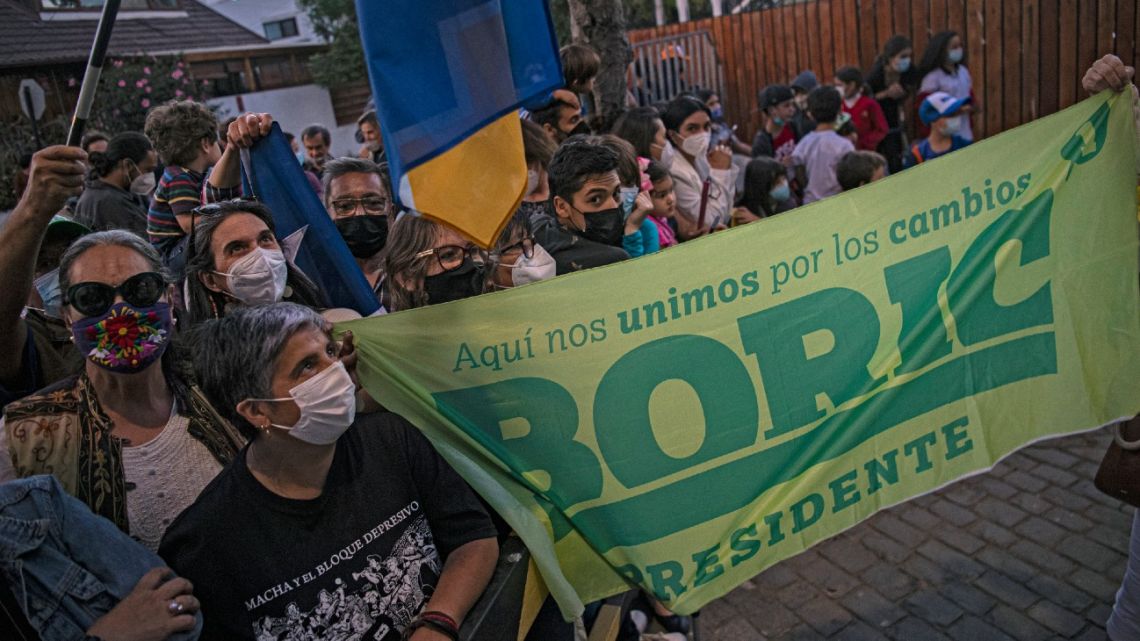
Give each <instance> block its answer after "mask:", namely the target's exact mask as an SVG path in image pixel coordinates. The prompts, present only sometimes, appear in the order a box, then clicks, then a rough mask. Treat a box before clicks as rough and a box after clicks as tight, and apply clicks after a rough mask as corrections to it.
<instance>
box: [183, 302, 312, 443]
mask: <svg viewBox="0 0 1140 641" xmlns="http://www.w3.org/2000/svg"><path fill="white" fill-rule="evenodd" d="M324 326H325V320H324V318H322V317H321V315H320V314H318V313H317V312H315V311H313V310H312V309H309V308H308V307H305V306H303V305H297V304H295V303H274V304H272V305H259V306H255V307H240V308H237V309H235V310H233V311H232V312H230V313H228V314H226V315H225V316H224V317H223V318H220V319H218V320H212V321H209V322H207V323H204V324H202V325H201V326H200V327H198V328H196V329H195V345H194V350H193V352H194V371H195V372H197V375H198V381H199V383H200V385H201V387H202V391H203V392H205V394H206V398H208V399H209V401H210V404H211V405H213V406H214V409H216V410H217V411H218V413H219V414H221V415H222V416H223V417H225V418H226V419H229V421H230V422H231V423H232V424H233V425H234V426H235V427H237V428H238V430H239V431H240V432H241V433H242V434H243V435H244V436H246V437H247V438H249V439H250V440H252V439H254V438H256V437H257V429H256V428H255V427H254V426H252V425H250V424H249V422H248V421H246V420H245V418H243V417H242V416H241V415H240V414H238V411H237V406H238V403H241V402H242V401H244V400H246V399H251V398H270V397H271V396H272V390H271V388H272V381H273V373H274V369H275V366H276V364H277V359H278V358H279V357H280V356H281V352H282V351H283V350H284V349H285V344H286V343H288V342H289V339H290V338H292V337H293V335H294V334H296V333H297V332H299V331H302V330H305V329H310V328H314V327H315V328H323V327H324Z"/></svg>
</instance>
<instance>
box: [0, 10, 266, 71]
mask: <svg viewBox="0 0 1140 641" xmlns="http://www.w3.org/2000/svg"><path fill="white" fill-rule="evenodd" d="M181 4H182V6H181V9H180V10H178V11H176V12H156V11H147V12H131V11H120V13H119V18H118V20H116V22H115V29H114V31H112V32H111V44H110V47H109V49H108V53H109V54H111V55H116V54H118V55H123V54H138V53H154V52H159V51H162V52H169V51H182V52H184V51H194V50H197V49H216V48H218V47H229V48H234V49H238V48H242V47H256V46H260V45H265V44H267V43H268V42H269V41H268V40H266V39H265V38H263V37H261V36H259V35H257V34H256V33H253V32H252V31H249V30H248V29H246V28H245V27H242V26H241V25H239V24H238V23H236V22H234V21H232V20H230V19H229V18H226V17H225V16H223V15H222V14H220V13H218V12H216V11H214V10H213V9H210V8H209V7H206V6H204V5H202V4H199V3H198V2H196V1H195V0H182V3H181ZM28 5H29V3H28V2H27V0H0V68H5V67H28V66H33V65H44V64H60V63H67V62H82V61H85V60H87V57H88V55H89V54H90V51H91V43H92V40H93V39H94V38H95V29H96V27H97V26H98V24H99V21H98V19H97V18H96V16H98V12H93V13H92V14H86V15H77V14H76V13H75V12H58V14H54V15H53V14H52V13H50V12H44V13H43V14H41V13H39V12H36V11H32V10H30V9H29V7H28ZM162 13H165V14H166V15H162ZM41 15H45V16H47V19H46V20H44V19H41ZM172 15H173V16H177V17H169V16H172Z"/></svg>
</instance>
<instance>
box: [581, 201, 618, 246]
mask: <svg viewBox="0 0 1140 641" xmlns="http://www.w3.org/2000/svg"><path fill="white" fill-rule="evenodd" d="M582 217H583V218H585V219H586V229H585V230H583V231H582V237H583V238H586V239H587V240H592V241H594V242H596V243H602V244H603V245H613V246H615V247H616V246H619V245H620V244H621V237H622V232H623V231H625V229H624V227H625V222H624V219H623V218H622V215H621V207H614V208H613V209H603V210H602V211H595V212H582Z"/></svg>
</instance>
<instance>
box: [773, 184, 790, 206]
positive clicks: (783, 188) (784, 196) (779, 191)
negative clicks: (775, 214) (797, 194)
mask: <svg viewBox="0 0 1140 641" xmlns="http://www.w3.org/2000/svg"><path fill="white" fill-rule="evenodd" d="M768 195H769V196H771V197H772V200H774V201H776V202H778V203H782V202H785V201H787V200H788V199H789V198H791V197H792V188H791V187H789V186H788V183H786V182H784V183H780V186H778V187H773V188H772V191H769V192H768Z"/></svg>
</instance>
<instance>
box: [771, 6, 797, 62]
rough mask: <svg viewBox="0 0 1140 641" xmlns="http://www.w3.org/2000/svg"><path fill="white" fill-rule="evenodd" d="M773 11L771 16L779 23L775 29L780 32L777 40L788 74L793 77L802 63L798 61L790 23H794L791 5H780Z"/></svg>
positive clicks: (793, 29) (793, 32) (793, 33)
mask: <svg viewBox="0 0 1140 641" xmlns="http://www.w3.org/2000/svg"><path fill="white" fill-rule="evenodd" d="M775 12H776V13H775V14H774V15H773V17H774V18H775V19H776V23H777V25H779V26H778V27H777V29H778V30H779V34H780V35H779V36H778V38H777V42H780V43H782V44H783V47H784V56H785V58H784V59H785V61H786V62H787V66H788V76H789V77H794V76H795V75H796V74H798V73H799V72H800V70H801V69H803V65H802V63H801V62H800V57H799V50H798V49H797V48H796V41H795V25H794V24H792V23H794V20H793V16H792V7H780V8H779V9H776V10H775Z"/></svg>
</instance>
